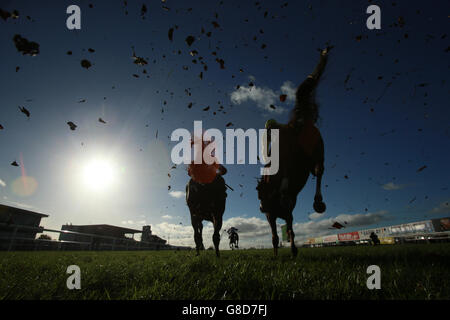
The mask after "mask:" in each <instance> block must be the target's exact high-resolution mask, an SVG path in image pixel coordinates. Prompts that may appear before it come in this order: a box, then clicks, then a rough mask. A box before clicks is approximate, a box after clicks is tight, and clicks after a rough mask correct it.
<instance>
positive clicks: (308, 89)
mask: <svg viewBox="0 0 450 320" xmlns="http://www.w3.org/2000/svg"><path fill="white" fill-rule="evenodd" d="M328 50H329V48H327V49H325V50H323V51H322V52H321V54H320V60H319V63H318V64H317V66H316V69H315V70H314V71H313V73H311V74H310V75H309V76H308V77H307V78H306V79H305V81H303V83H302V84H301V85H299V86H298V88H297V91H296V93H295V108H294V110H292V113H291V120H290V122H302V121H304V120H306V119H311V120H312V121H313V122H314V123H316V122H317V120H318V119H319V106H318V104H317V102H316V88H317V86H318V84H319V82H320V78H321V76H322V74H323V72H324V70H325V66H326V64H327V60H328Z"/></svg>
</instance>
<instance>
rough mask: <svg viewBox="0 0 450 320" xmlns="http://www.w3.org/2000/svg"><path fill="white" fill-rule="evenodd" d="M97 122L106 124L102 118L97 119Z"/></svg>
mask: <svg viewBox="0 0 450 320" xmlns="http://www.w3.org/2000/svg"><path fill="white" fill-rule="evenodd" d="M98 122H100V123H104V124H106V121H105V120H103V119H102V118H98Z"/></svg>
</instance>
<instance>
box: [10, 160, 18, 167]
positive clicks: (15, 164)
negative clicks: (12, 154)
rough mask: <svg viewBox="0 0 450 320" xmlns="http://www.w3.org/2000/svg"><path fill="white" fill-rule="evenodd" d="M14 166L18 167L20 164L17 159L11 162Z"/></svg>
mask: <svg viewBox="0 0 450 320" xmlns="http://www.w3.org/2000/svg"><path fill="white" fill-rule="evenodd" d="M11 165H12V166H14V167H18V166H19V165H18V164H17V161H14V162H13V163H11Z"/></svg>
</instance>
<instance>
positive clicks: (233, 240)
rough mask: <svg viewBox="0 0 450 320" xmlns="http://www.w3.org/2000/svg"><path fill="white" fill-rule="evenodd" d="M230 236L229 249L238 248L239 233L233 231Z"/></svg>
mask: <svg viewBox="0 0 450 320" xmlns="http://www.w3.org/2000/svg"><path fill="white" fill-rule="evenodd" d="M229 238H230V249H231V250H233V249H238V248H239V235H238V234H237V233H236V232H233V233H232V234H230V236H229Z"/></svg>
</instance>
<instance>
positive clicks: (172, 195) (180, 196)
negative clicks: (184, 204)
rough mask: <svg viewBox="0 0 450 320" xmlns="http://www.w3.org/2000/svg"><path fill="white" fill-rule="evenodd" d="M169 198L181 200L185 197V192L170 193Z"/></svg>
mask: <svg viewBox="0 0 450 320" xmlns="http://www.w3.org/2000/svg"><path fill="white" fill-rule="evenodd" d="M169 196H171V197H173V198H176V199H181V198H184V197H186V192H184V191H170V192H169Z"/></svg>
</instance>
